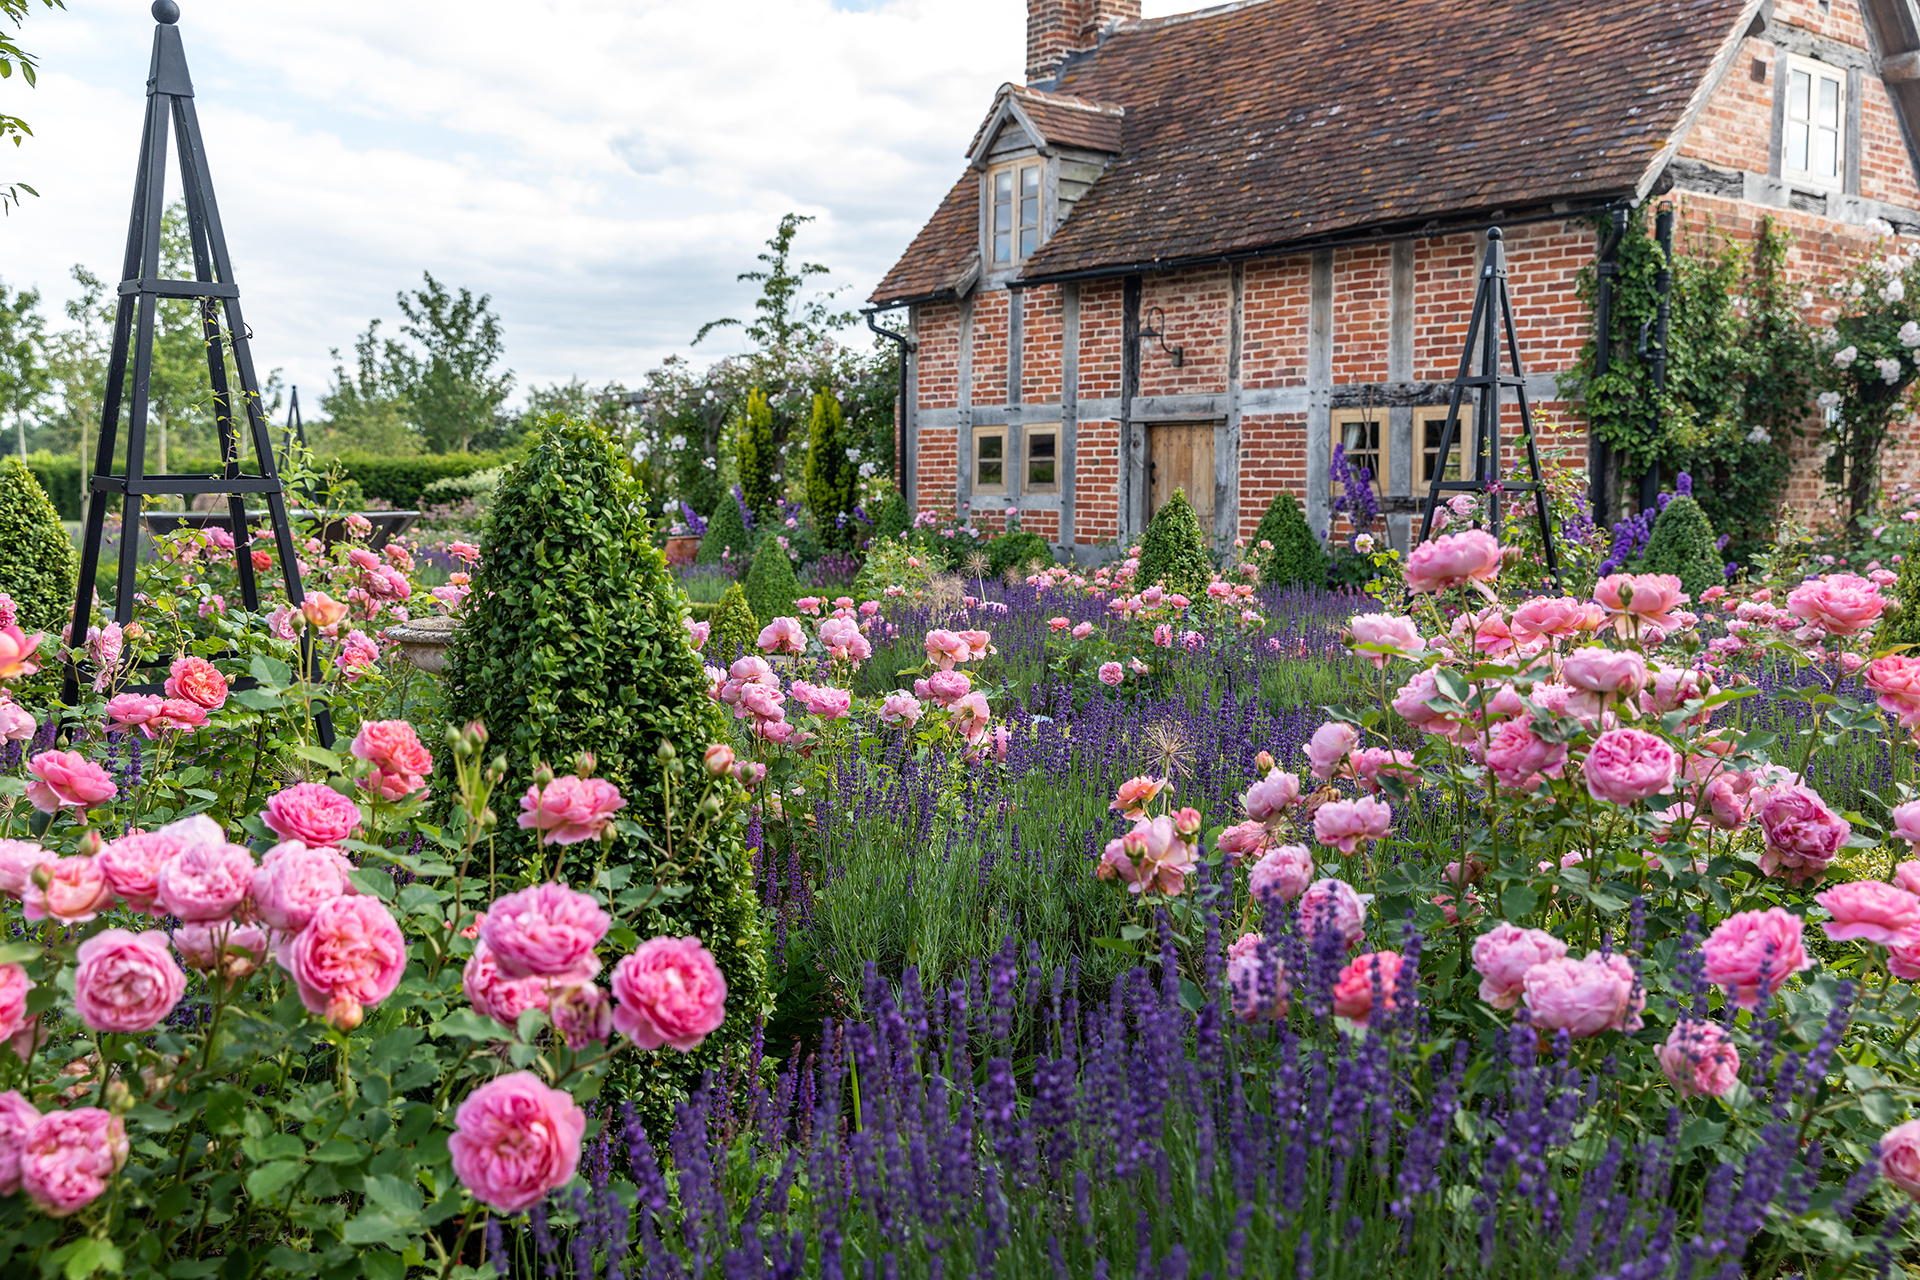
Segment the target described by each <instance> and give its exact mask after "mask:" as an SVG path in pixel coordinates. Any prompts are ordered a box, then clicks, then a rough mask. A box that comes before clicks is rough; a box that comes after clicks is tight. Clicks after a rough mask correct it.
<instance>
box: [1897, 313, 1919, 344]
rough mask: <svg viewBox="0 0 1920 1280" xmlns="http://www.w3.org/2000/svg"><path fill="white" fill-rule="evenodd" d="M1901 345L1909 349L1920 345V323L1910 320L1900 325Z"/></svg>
mask: <svg viewBox="0 0 1920 1280" xmlns="http://www.w3.org/2000/svg"><path fill="white" fill-rule="evenodd" d="M1900 345H1901V346H1903V347H1906V348H1908V349H1912V348H1914V347H1920V324H1916V323H1914V322H1913V321H1911V320H1909V321H1907V322H1906V323H1905V324H1903V325H1901V326H1900Z"/></svg>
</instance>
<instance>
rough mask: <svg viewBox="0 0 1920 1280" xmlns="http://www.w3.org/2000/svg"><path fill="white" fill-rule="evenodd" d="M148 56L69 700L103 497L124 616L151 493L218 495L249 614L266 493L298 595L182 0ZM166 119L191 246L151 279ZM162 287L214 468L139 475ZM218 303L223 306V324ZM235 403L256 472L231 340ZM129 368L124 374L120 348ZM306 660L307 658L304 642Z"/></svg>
mask: <svg viewBox="0 0 1920 1280" xmlns="http://www.w3.org/2000/svg"><path fill="white" fill-rule="evenodd" d="M153 16H154V19H155V21H156V23H157V25H156V26H155V28H154V33H153V61H152V63H151V66H150V70H149V72H148V77H147V114H146V124H145V126H144V128H143V129H142V131H141V135H140V162H139V168H138V170H137V171H136V173H135V176H134V187H133V213H132V216H131V218H130V220H129V223H128V227H127V251H126V256H125V258H124V260H123V265H122V268H121V272H120V284H119V290H118V292H119V298H120V302H119V306H118V308H117V310H116V311H115V313H114V321H113V345H112V347H111V349H110V352H109V355H108V358H107V385H106V391H105V395H104V397H103V403H102V405H101V410H100V438H99V441H98V443H97V445H96V447H95V452H94V464H93V474H92V476H91V478H90V479H89V481H88V484H87V515H86V532H85V537H84V540H83V541H82V543H81V550H80V581H79V589H78V591H77V592H76V593H75V600H74V606H73V625H72V626H71V628H69V630H68V632H67V645H68V649H69V652H70V654H71V655H72V656H70V657H69V659H68V662H67V671H66V681H65V684H64V686H63V688H62V692H61V700H62V701H63V702H65V703H66V704H68V705H72V704H73V702H74V701H75V699H76V698H77V697H78V693H79V680H80V675H81V671H80V667H81V664H82V662H83V660H84V658H83V655H84V654H85V646H86V639H87V631H88V629H89V627H90V626H91V625H92V622H93V596H94V577H95V575H96V573H97V572H98V571H99V568H100V552H101V546H102V543H103V540H104V537H105V533H106V521H107V508H108V506H109V505H110V504H111V502H112V500H113V498H114V497H115V496H118V497H120V498H121V499H122V507H121V510H122V522H121V528H120V549H119V571H118V576H117V578H116V581H115V595H114V605H113V618H114V621H115V622H117V623H119V624H121V625H122V626H124V625H126V624H127V623H128V622H130V621H132V620H133V603H134V599H133V597H134V574H135V570H136V569H137V568H138V567H139V559H140V526H141V514H142V507H143V505H144V500H145V499H146V498H147V497H148V496H150V495H154V494H182V495H190V494H201V493H208V494H224V495H225V496H226V498H227V511H228V518H229V525H228V527H229V529H230V530H231V531H232V533H233V544H234V563H235V567H236V568H237V570H238V572H239V577H240V597H241V603H242V604H243V605H244V606H245V608H246V609H247V610H248V611H249V612H252V613H257V612H258V611H259V608H260V593H259V586H258V584H257V583H256V582H255V580H254V570H253V559H252V557H251V556H250V555H249V554H248V549H249V548H250V547H251V546H252V541H253V540H252V535H251V531H250V529H249V526H248V522H247V509H246V503H247V498H248V497H249V496H251V495H258V496H260V497H261V498H263V499H265V501H266V504H267V511H268V518H269V522H270V523H271V525H272V528H273V540H274V546H275V549H276V551H277V553H278V556H279V561H280V568H281V573H282V575H283V577H284V579H285V582H286V588H287V600H288V602H289V603H290V604H291V605H292V606H293V607H295V608H298V607H299V605H300V603H301V601H302V600H303V599H304V598H305V593H304V592H303V591H302V590H301V586H300V567H299V566H300V559H299V552H298V549H297V548H296V547H295V545H294V541H293V528H292V525H291V524H290V523H289V522H288V518H287V503H286V495H285V490H284V488H283V487H282V485H281V483H280V477H279V473H278V471H277V469H276V467H275V465H274V451H273V446H272V444H271V442H270V440H269V438H268V434H267V420H266V414H265V409H264V407H263V406H262V404H261V400H260V380H259V378H258V377H257V376H256V375H255V373H254V366H253V351H252V348H251V346H250V340H251V337H252V331H251V330H249V329H248V328H247V324H246V320H245V319H244V318H243V317H242V315H241V312H240V287H239V285H237V284H236V283H235V282H234V277H233V262H232V259H231V258H230V257H229V255H228V253H227V238H226V233H225V232H224V231H223V230H222V228H221V224H220V210H219V206H218V204H217V203H216V202H215V200H214V194H213V178H212V175H211V174H210V172H209V171H208V167H207V155H206V147H205V144H204V143H203V141H202V139H201V136H200V121H199V117H198V116H197V115H196V114H195V112H194V106H193V81H192V79H191V78H190V77H189V76H188V74H187V55H186V50H185V48H184V46H183V45H182V44H181V41H180V29H179V27H178V26H176V25H175V24H176V23H177V22H179V20H180V7H179V5H178V4H176V3H175V2H174V0H155V2H154V5H153ZM169 125H171V130H172V132H173V134H174V135H175V137H176V139H177V142H178V148H177V150H178V154H179V162H180V184H181V187H182V194H183V195H184V197H185V200H186V206H187V229H188V236H189V239H190V240H191V242H192V246H193V267H194V278H193V279H192V280H165V279H161V278H160V235H161V219H162V215H163V214H164V212H165V208H166V179H167V136H168V132H169ZM162 298H191V299H193V300H194V304H195V309H196V311H197V312H198V314H199V317H200V325H201V333H202V337H203V338H204V340H205V343H206V352H207V372H208V376H209V378H210V379H211V382H212V387H213V411H214V425H215V427H216V429H217V430H218V432H219V438H220V455H221V458H222V460H223V466H222V472H221V474H220V475H217V476H209V475H148V474H147V470H146V459H147V413H148V408H149V404H150V401H151V392H152V377H153V329H154V319H155V315H156V313H157V311H158V308H159V304H160V299H162ZM220 310H224V312H225V320H226V327H225V331H224V332H223V331H222V328H221V316H220ZM229 346H230V347H231V350H232V353H233V368H234V372H235V375H236V377H237V379H238V381H239V384H240V386H239V395H240V399H241V400H242V401H243V402H244V405H245V411H246V422H247V435H248V436H249V437H250V439H251V441H252V444H253V451H254V456H255V458H256V459H257V460H258V462H259V468H260V470H259V474H258V475H242V474H241V472H240V441H239V438H238V434H237V432H236V430H235V424H234V414H233V390H234V389H233V387H232V386H231V385H230V383H229V381H228V378H227V359H226V353H227V349H228V347H229ZM129 355H131V358H132V378H131V380H130V385H129V379H128V378H127V371H128V358H129ZM123 387H124V389H125V398H126V407H127V469H126V474H125V475H115V474H114V472H113V465H114V454H115V452H116V451H117V445H118V437H119V430H120V402H121V399H122V393H123ZM303 661H305V662H307V663H309V664H311V661H312V650H311V647H310V644H309V645H308V646H306V647H305V652H304V653H303ZM128 688H129V691H131V692H158V691H159V690H160V688H161V686H160V685H159V684H158V683H154V684H148V685H132V686H129V687H128ZM318 714H319V718H320V720H321V721H322V723H321V725H320V728H321V736H322V738H323V739H326V740H329V741H330V740H331V739H332V737H333V730H332V725H331V723H330V722H327V721H326V715H325V711H324V710H322V711H320V712H319V713H318Z"/></svg>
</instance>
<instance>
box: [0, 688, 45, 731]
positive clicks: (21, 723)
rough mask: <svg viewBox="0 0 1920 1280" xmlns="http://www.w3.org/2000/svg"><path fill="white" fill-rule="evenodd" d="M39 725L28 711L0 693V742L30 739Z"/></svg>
mask: <svg viewBox="0 0 1920 1280" xmlns="http://www.w3.org/2000/svg"><path fill="white" fill-rule="evenodd" d="M39 727H40V722H39V721H37V720H35V719H34V718H33V714H32V713H31V712H30V711H28V710H27V709H26V708H25V707H23V706H21V705H20V704H19V703H17V702H15V701H14V700H13V699H12V698H9V697H7V696H6V695H5V694H4V693H0V742H27V741H30V740H31V739H32V738H33V735H34V732H35V731H36V730H37V729H39Z"/></svg>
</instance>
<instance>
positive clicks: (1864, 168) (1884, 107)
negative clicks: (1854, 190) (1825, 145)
mask: <svg viewBox="0 0 1920 1280" xmlns="http://www.w3.org/2000/svg"><path fill="white" fill-rule="evenodd" d="M1860 194H1861V195H1863V196H1865V197H1867V198H1868V199H1869V200H1884V201H1886V202H1887V203H1888V204H1897V205H1902V206H1904V207H1906V208H1908V209H1912V208H1917V207H1920V184H1917V183H1915V181H1914V176H1913V162H1912V160H1911V159H1909V158H1908V155H1907V144H1906V139H1905V138H1904V137H1902V136H1901V133H1900V121H1899V119H1898V117H1896V116H1895V115H1894V110H1893V100H1892V99H1891V98H1890V97H1888V96H1887V86H1886V85H1885V84H1883V83H1881V81H1880V77H1878V76H1875V75H1863V76H1862V77H1861V90H1860Z"/></svg>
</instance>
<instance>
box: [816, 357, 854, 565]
mask: <svg viewBox="0 0 1920 1280" xmlns="http://www.w3.org/2000/svg"><path fill="white" fill-rule="evenodd" d="M859 505H860V467H859V464H858V463H856V462H854V461H853V460H852V459H851V458H849V457H847V420H846V415H845V414H844V413H843V412H842V411H841V409H840V401H839V400H837V399H835V398H834V397H833V395H831V394H830V393H828V392H825V391H817V392H815V393H814V396H813V419H812V421H811V422H810V423H809V425H808V428H807V506H808V508H809V509H810V510H811V511H812V512H813V522H814V524H815V526H816V527H817V528H818V529H819V530H820V541H821V543H822V544H824V545H825V546H826V547H827V548H828V549H830V550H835V551H838V550H842V549H844V548H847V547H851V546H852V545H853V544H854V539H855V538H857V537H858V536H859V532H860V526H859V525H858V524H857V523H855V521H854V518H853V509H854V508H855V507H857V506H859Z"/></svg>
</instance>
